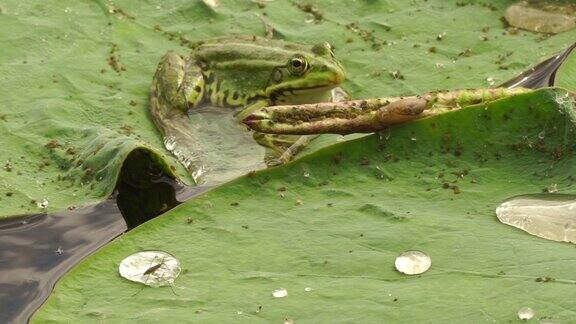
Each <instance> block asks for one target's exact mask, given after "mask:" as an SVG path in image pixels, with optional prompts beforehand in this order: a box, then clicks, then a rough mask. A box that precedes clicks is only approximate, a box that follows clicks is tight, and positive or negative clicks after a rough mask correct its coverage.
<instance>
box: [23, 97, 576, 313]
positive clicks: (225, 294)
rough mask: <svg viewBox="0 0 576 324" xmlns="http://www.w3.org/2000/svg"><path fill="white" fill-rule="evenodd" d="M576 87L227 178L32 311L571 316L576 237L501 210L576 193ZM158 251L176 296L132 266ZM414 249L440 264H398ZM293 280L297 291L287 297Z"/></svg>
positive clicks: (95, 259) (138, 232) (67, 280)
mask: <svg viewBox="0 0 576 324" xmlns="http://www.w3.org/2000/svg"><path fill="white" fill-rule="evenodd" d="M565 95H566V93H565V92H564V91H562V90H539V91H536V92H534V93H530V94H524V95H518V96H515V97H511V98H508V99H505V100H501V101H497V102H495V103H493V104H491V105H490V106H488V107H483V106H479V107H471V108H466V109H462V110H458V111H454V112H451V113H448V114H445V115H441V116H436V117H434V118H430V119H425V120H420V121H417V122H415V123H412V124H409V125H404V126H400V127H396V128H393V129H390V130H389V131H388V132H384V133H381V134H373V135H370V136H367V137H363V138H360V139H357V140H352V141H348V142H343V143H340V144H337V145H333V146H330V147H327V148H324V149H321V150H320V151H317V152H316V153H312V154H310V155H308V156H307V157H305V158H302V159H300V160H298V161H296V162H295V163H292V164H289V165H287V166H285V167H281V168H275V169H271V170H266V171H263V172H257V173H254V174H251V175H249V176H246V177H243V178H241V179H238V180H236V181H233V182H231V183H228V184H226V185H223V186H221V187H218V188H215V189H214V190H212V191H209V192H207V193H205V194H204V195H202V196H200V197H198V198H197V199H194V200H191V201H189V202H187V203H185V204H183V205H180V206H178V207H176V208H175V209H173V210H172V211H170V212H168V213H167V214H164V215H163V216H160V217H158V218H156V219H154V220H152V221H150V222H147V223H145V224H143V225H141V226H139V227H137V228H136V229H134V230H133V231H131V232H129V233H127V234H126V235H123V236H122V237H121V238H119V239H117V240H115V241H114V242H112V243H111V244H110V245H108V246H106V247H105V248H104V249H102V250H100V251H99V252H97V253H96V254H94V255H93V256H91V257H89V258H88V259H86V260H85V261H84V262H82V263H81V264H80V265H79V266H78V267H76V268H75V269H74V270H73V271H72V272H70V273H69V274H68V275H66V276H65V277H64V278H63V279H62V280H61V281H60V282H59V284H58V286H57V287H56V290H55V292H54V293H53V294H52V296H51V297H50V299H49V300H48V302H47V303H46V304H45V305H44V306H43V308H42V309H41V310H40V311H39V312H38V313H37V314H36V316H35V317H34V319H33V322H46V321H57V322H66V321H71V320H76V321H78V320H80V321H118V322H122V321H130V320H132V321H133V320H138V319H145V320H147V319H152V318H153V319H154V320H155V321H163V322H178V321H181V320H187V321H188V320H189V321H206V322H232V321H247V322H254V321H259V320H261V321H266V322H281V321H282V320H284V319H286V318H289V319H291V320H293V321H294V322H295V323H297V322H331V321H339V320H341V319H349V320H350V321H353V322H361V323H375V322H407V323H414V322H430V321H431V322H444V323H445V322H453V321H458V322H484V321H496V322H507V321H515V320H518V316H519V314H518V310H520V309H521V308H523V307H530V308H532V309H533V310H534V312H535V313H536V314H537V315H536V316H538V318H547V319H551V320H555V321H559V322H563V321H569V320H571V319H572V318H574V317H575V316H576V306H575V305H574V303H573V302H572V300H573V296H574V287H575V284H576V275H575V274H574V271H573V265H574V263H575V262H576V257H575V256H574V246H573V245H572V244H569V243H559V242H553V241H549V240H546V239H542V238H538V237H535V236H532V235H529V234H527V233H525V232H523V231H520V230H518V229H515V228H513V227H511V226H507V225H504V224H501V223H500V222H499V221H498V219H497V217H496V215H495V212H494V210H495V208H496V207H497V206H498V205H500V204H501V203H502V201H504V200H505V199H507V198H509V197H511V196H515V195H520V194H524V193H527V192H539V191H541V190H542V188H546V187H549V186H550V184H555V185H556V186H555V190H558V191H559V192H560V193H569V192H573V191H574V186H575V184H574V179H573V178H572V177H571V176H569V175H570V174H574V172H575V171H576V169H575V168H576V163H575V162H576V156H575V155H574V153H575V151H574V149H575V148H576V140H575V138H576V137H575V136H574V121H575V120H576V119H575V115H574V106H573V104H572V103H571V102H569V101H565V100H564V98H565ZM542 134H545V135H544V136H543V135H542ZM413 139H416V141H415V140H413ZM383 173H384V174H386V175H389V176H385V177H382V176H381V175H382V174H383ZM247 192H249V193H250V194H246V193H247ZM296 201H301V202H302V203H301V204H297V203H295V202H296ZM190 218H191V219H193V222H191V223H190V222H189V221H188V219H190ZM145 249H161V250H163V251H168V252H169V253H171V254H173V255H174V256H175V257H177V258H178V259H179V260H180V262H181V267H182V269H183V270H182V274H181V275H180V276H179V278H178V280H177V281H176V283H175V285H174V291H175V293H176V294H174V293H173V292H172V291H171V290H170V289H160V290H153V291H152V290H144V291H142V292H141V293H139V294H138V295H136V296H134V297H133V294H134V293H135V292H137V291H138V290H139V289H140V285H138V284H136V283H131V282H128V281H126V280H124V279H122V278H120V277H119V276H118V275H117V267H118V263H119V262H120V261H121V260H122V259H123V258H124V257H125V256H126V255H130V254H131V253H134V252H138V251H141V250H145ZM408 250H418V251H425V253H426V254H427V255H429V256H430V257H431V259H432V260H433V266H432V267H431V268H430V269H429V270H428V271H427V272H425V273H422V274H420V275H415V276H406V275H405V274H402V273H400V272H398V271H396V269H395V268H394V261H395V259H396V257H397V256H398V255H400V254H401V253H402V252H405V251H408ZM552 278H553V279H552ZM280 287H282V288H283V289H285V290H286V291H289V292H290V293H289V294H288V295H287V296H286V297H284V298H274V297H273V295H272V294H271V292H273V291H276V290H277V289H280ZM303 287H314V290H313V291H310V292H307V291H305V290H304V289H303ZM239 311H240V312H241V313H239ZM521 316H525V315H521Z"/></svg>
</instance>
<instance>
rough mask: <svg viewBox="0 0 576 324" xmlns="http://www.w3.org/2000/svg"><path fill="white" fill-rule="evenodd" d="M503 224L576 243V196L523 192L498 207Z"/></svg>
mask: <svg viewBox="0 0 576 324" xmlns="http://www.w3.org/2000/svg"><path fill="white" fill-rule="evenodd" d="M496 216H497V217H498V220H500V221H501V222H502V223H504V224H507V225H511V226H514V227H516V228H519V229H521V230H524V231H526V232H528V233H530V234H532V235H535V236H538V237H542V238H545V239H549V240H553V241H559V242H571V243H576V196H574V195H565V194H534V195H522V196H517V197H514V198H511V199H509V200H507V201H505V202H503V203H502V204H501V205H500V206H498V208H496Z"/></svg>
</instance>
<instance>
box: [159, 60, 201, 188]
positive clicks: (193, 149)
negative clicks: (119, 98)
mask: <svg viewBox="0 0 576 324" xmlns="http://www.w3.org/2000/svg"><path fill="white" fill-rule="evenodd" d="M203 89H204V79H203V76H202V73H201V71H200V68H199V67H198V66H196V64H194V62H193V61H191V60H187V59H183V58H182V57H180V56H179V55H177V54H175V53H173V52H169V53H167V54H166V55H165V56H164V57H163V58H162V60H161V61H160V63H159V64H158V68H157V70H156V74H155V75H154V79H153V81H152V88H151V91H150V113H151V115H152V119H153V120H154V123H155V124H156V126H157V127H158V129H159V130H160V132H161V133H162V136H163V137H164V145H165V146H166V149H168V150H169V151H170V152H172V154H174V155H175V156H176V158H177V159H178V160H179V161H180V162H181V163H182V164H183V165H184V166H185V167H186V168H187V169H188V170H189V172H190V174H192V176H193V177H194V179H195V180H196V181H199V180H200V178H201V177H202V174H203V173H204V172H205V171H206V170H205V169H206V167H205V166H204V164H203V163H202V159H201V157H202V155H203V154H202V150H201V146H200V145H199V144H200V143H199V140H198V139H197V137H196V136H195V134H194V132H193V130H192V129H191V127H190V121H189V119H188V116H187V115H186V111H187V110H188V109H190V108H193V107H195V106H196V105H197V104H198V102H199V101H200V100H201V98H202V92H203Z"/></svg>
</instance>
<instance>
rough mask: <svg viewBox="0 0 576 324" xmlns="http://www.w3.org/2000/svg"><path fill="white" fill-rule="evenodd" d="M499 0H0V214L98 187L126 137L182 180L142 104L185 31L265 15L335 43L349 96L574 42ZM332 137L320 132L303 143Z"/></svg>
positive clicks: (256, 25)
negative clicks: (526, 26) (534, 25)
mask: <svg viewBox="0 0 576 324" xmlns="http://www.w3.org/2000/svg"><path fill="white" fill-rule="evenodd" d="M214 3H219V5H218V6H213V5H212V4H214ZM508 5H509V1H493V2H491V4H490V5H485V4H484V5H483V4H482V3H480V2H479V3H475V2H462V1H440V0H434V1H432V0H429V1H410V2H407V1H403V0H394V1H386V2H378V1H356V2H354V3H353V4H349V3H345V2H342V1H328V0H323V1H315V2H314V5H313V6H312V5H310V4H309V3H306V2H303V1H297V2H290V1H226V2H222V1H218V2H215V1H192V2H190V1H171V2H169V3H164V2H156V1H143V2H137V3H136V2H132V1H114V2H110V1H103V0H99V1H93V2H79V1H25V2H22V1H16V0H7V1H3V2H2V4H0V17H1V18H2V19H0V28H1V29H2V30H3V31H4V32H3V33H2V35H1V36H0V39H1V40H2V41H3V43H5V44H10V46H5V48H3V51H2V53H1V54H0V58H1V59H0V62H1V63H0V73H1V74H2V78H1V79H0V89H1V90H0V94H1V97H2V105H0V132H1V134H2V136H0V146H1V147H2V150H0V164H1V165H2V166H3V168H2V169H0V205H1V206H2V209H1V210H0V216H8V215H21V214H25V213H36V212H38V211H42V210H44V209H46V210H47V211H49V212H52V211H57V210H62V209H65V208H66V207H69V206H72V205H82V204H86V203H89V202H93V201H96V200H101V199H103V198H105V197H107V196H108V195H109V194H110V193H111V192H112V189H113V188H114V185H115V182H116V177H117V175H118V173H119V170H120V168H121V166H122V163H123V161H124V159H125V158H126V156H128V154H129V153H130V152H131V151H133V150H134V149H136V148H139V147H147V148H150V149H151V150H152V152H153V155H154V156H155V157H156V158H157V160H158V163H159V164H160V165H162V166H163V167H164V168H165V169H166V170H167V171H168V170H171V169H172V167H173V168H174V170H175V171H174V172H176V173H177V174H178V175H179V176H180V177H181V179H183V180H184V181H186V182H188V183H191V179H190V178H189V177H188V176H187V174H186V172H185V171H184V169H183V168H181V167H180V165H179V164H178V163H177V162H176V161H175V160H174V159H173V158H172V157H171V155H170V154H169V153H168V152H167V151H166V150H165V149H164V147H163V145H162V141H161V137H160V135H159V133H158V132H157V131H156V129H155V127H154V125H153V123H152V121H151V120H150V118H149V116H148V110H147V109H148V107H147V102H148V91H149V87H150V83H151V78H152V75H153V73H154V70H155V68H156V64H157V63H158V60H159V59H160V57H161V56H162V55H163V54H164V53H165V52H166V51H168V50H175V51H177V52H179V53H182V54H186V53H188V52H189V51H190V50H191V49H190V47H192V45H193V41H197V40H201V39H206V38H211V37H215V36H222V35H227V34H229V33H230V31H231V30H239V31H242V33H244V34H248V35H250V34H255V35H260V36H264V35H265V34H266V32H267V29H268V30H269V29H270V28H273V29H274V35H275V36H276V37H281V38H285V39H287V40H289V41H294V42H302V43H316V42H319V41H330V42H331V43H332V44H334V45H335V47H336V55H337V56H338V57H339V58H340V60H341V61H342V63H343V65H344V66H345V67H346V69H347V71H348V78H349V80H348V81H347V82H346V84H345V85H344V87H345V88H346V89H347V90H348V91H349V92H350V93H351V94H352V96H353V97H354V98H363V97H364V98H365V97H382V96H396V95H407V94H417V93H424V92H426V91H429V90H435V89H438V88H448V89H455V88H468V87H472V88H477V87H484V86H488V84H489V83H491V84H498V83H500V82H503V81H505V80H507V79H509V78H511V77H512V76H514V75H515V74H517V73H519V72H521V71H523V70H525V69H526V68H527V67H528V66H530V65H531V64H535V63H537V62H539V61H541V60H543V59H545V58H547V57H549V56H550V55H551V54H553V53H555V52H558V51H561V50H562V49H565V48H567V47H568V46H569V45H570V44H571V43H572V42H573V41H574V35H576V34H575V33H574V31H571V32H567V33H562V34H559V35H557V36H554V37H542V35H537V34H532V33H529V32H523V31H521V32H512V31H510V30H506V29H505V28H504V26H503V24H502V22H501V21H500V17H501V16H502V15H503V13H504V10H505V8H506V7H507V6H508ZM262 17H265V18H266V19H265V20H266V23H267V25H266V26H265V25H264V23H263V22H262V19H261V18H262ZM439 36H441V37H439ZM461 53H462V55H460V54H461ZM487 80H490V82H488V81H487ZM334 141H335V137H330V136H327V137H324V138H322V139H321V140H320V141H319V142H318V143H319V144H318V145H316V144H314V145H312V146H311V147H310V149H308V150H307V151H308V152H309V151H311V150H313V149H315V148H318V147H321V146H323V145H327V144H330V143H334ZM227 158H229V157H228V156H224V157H223V159H222V160H225V159H227ZM43 201H48V202H49V204H48V206H46V207H47V208H43V207H42V205H43V204H42V202H43ZM39 203H40V206H39Z"/></svg>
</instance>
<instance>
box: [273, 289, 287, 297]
mask: <svg viewBox="0 0 576 324" xmlns="http://www.w3.org/2000/svg"><path fill="white" fill-rule="evenodd" d="M272 296H273V297H274V298H284V297H286V296H288V290H286V289H284V288H280V289H276V290H274V291H273V292H272Z"/></svg>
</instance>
